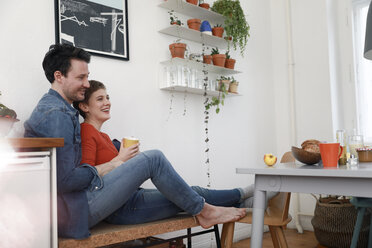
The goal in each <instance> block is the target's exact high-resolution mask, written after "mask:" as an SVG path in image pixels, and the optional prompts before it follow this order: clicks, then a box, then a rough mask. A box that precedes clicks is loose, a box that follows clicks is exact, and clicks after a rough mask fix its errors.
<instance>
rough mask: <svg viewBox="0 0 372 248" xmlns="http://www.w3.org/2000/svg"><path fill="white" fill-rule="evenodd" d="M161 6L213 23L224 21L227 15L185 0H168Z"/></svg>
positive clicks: (160, 5)
mask: <svg viewBox="0 0 372 248" xmlns="http://www.w3.org/2000/svg"><path fill="white" fill-rule="evenodd" d="M159 7H162V8H165V9H169V10H174V11H175V12H178V13H180V14H184V15H187V16H191V17H194V18H199V19H202V20H208V21H210V22H213V23H223V22H224V20H225V17H224V16H223V15H221V14H218V13H216V12H213V11H211V10H207V9H204V8H201V7H199V6H197V5H194V4H190V3H187V2H186V1H185V0H167V1H164V2H163V3H161V4H159Z"/></svg>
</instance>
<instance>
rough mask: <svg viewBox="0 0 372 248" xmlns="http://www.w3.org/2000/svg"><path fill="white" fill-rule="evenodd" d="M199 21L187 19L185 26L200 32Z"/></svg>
mask: <svg viewBox="0 0 372 248" xmlns="http://www.w3.org/2000/svg"><path fill="white" fill-rule="evenodd" d="M200 25H201V20H200V19H189V20H187V26H189V28H190V29H195V30H198V31H199V30H200Z"/></svg>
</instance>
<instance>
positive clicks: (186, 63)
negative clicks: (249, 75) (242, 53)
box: [161, 58, 241, 75]
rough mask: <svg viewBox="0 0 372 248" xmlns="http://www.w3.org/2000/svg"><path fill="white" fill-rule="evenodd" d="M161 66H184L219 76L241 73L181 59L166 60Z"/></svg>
mask: <svg viewBox="0 0 372 248" xmlns="http://www.w3.org/2000/svg"><path fill="white" fill-rule="evenodd" d="M161 64H163V65H165V66H172V65H181V66H186V67H188V68H191V69H197V70H200V71H202V70H204V69H205V70H208V72H209V73H214V74H219V75H233V74H238V73H241V71H236V70H232V69H228V68H225V67H221V66H215V65H209V64H203V63H202V62H197V61H194V60H189V59H181V58H172V59H170V60H166V61H163V62H161Z"/></svg>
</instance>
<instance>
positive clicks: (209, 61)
mask: <svg viewBox="0 0 372 248" xmlns="http://www.w3.org/2000/svg"><path fill="white" fill-rule="evenodd" d="M203 63H205V64H212V55H204V56H203Z"/></svg>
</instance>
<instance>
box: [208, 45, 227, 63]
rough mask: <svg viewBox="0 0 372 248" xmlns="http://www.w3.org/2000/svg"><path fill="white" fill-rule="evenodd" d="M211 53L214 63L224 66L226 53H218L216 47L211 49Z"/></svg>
mask: <svg viewBox="0 0 372 248" xmlns="http://www.w3.org/2000/svg"><path fill="white" fill-rule="evenodd" d="M211 55H212V59H213V64H214V65H216V66H221V67H225V60H226V54H220V52H219V51H218V48H217V47H216V48H213V49H212V53H211Z"/></svg>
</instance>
